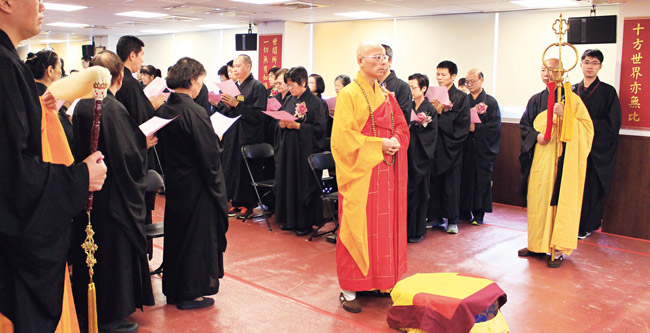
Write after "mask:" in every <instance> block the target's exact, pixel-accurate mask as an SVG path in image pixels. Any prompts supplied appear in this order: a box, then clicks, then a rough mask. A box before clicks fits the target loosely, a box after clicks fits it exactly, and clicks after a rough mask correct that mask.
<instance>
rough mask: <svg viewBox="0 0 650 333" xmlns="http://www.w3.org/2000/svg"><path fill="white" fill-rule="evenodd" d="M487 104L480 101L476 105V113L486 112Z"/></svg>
mask: <svg viewBox="0 0 650 333" xmlns="http://www.w3.org/2000/svg"><path fill="white" fill-rule="evenodd" d="M487 108H488V107H487V105H485V103H483V102H481V103H478V104H477V105H476V113H478V114H485V112H487Z"/></svg>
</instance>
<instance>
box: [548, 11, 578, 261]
mask: <svg viewBox="0 0 650 333" xmlns="http://www.w3.org/2000/svg"><path fill="white" fill-rule="evenodd" d="M552 29H553V32H555V34H556V35H557V36H558V42H557V43H552V44H550V45H549V46H548V47H546V49H545V50H544V53H542V65H543V66H544V68H546V69H547V70H548V71H550V72H551V73H552V74H551V82H549V83H548V84H547V86H548V90H549V96H548V106H547V108H546V117H547V118H546V131H545V133H544V140H551V135H553V133H555V134H554V136H555V139H556V140H555V169H554V177H553V179H556V178H557V168H558V165H557V164H558V158H559V157H560V156H562V142H566V141H568V140H570V137H571V134H570V133H571V128H568V127H569V126H565V125H566V124H563V123H562V119H561V118H560V117H558V126H557V129H558V130H556V131H555V132H552V129H553V114H554V113H553V110H554V106H555V95H556V93H555V89H557V101H558V102H559V103H564V100H563V99H562V86H563V84H564V89H569V90H570V89H571V84H570V83H569V82H568V76H567V77H565V74H566V73H568V72H569V71H571V70H572V69H573V68H575V67H576V65H577V64H578V59H579V56H578V50H577V49H576V48H575V46H573V44H571V43H568V42H563V39H564V35H566V34H567V32H568V31H569V23H568V22H567V21H566V20H565V19H563V18H562V14H560V18H559V19H556V20H555V22H553V25H552ZM554 46H557V48H558V60H559V64H558V66H557V68H551V67H549V66H548V65H547V64H546V52H547V51H548V50H549V49H550V48H552V47H554ZM563 46H570V47H571V48H572V49H573V51H574V52H575V61H574V63H573V66H571V67H570V68H568V69H565V68H564V62H563V61H562V47H563ZM571 125H572V124H571ZM556 215H557V206H553V218H552V221H553V225H551V234H552V233H553V227H554V224H555V217H556ZM554 260H555V247H554V246H552V247H551V261H554Z"/></svg>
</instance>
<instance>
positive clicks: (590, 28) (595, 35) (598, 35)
mask: <svg viewBox="0 0 650 333" xmlns="http://www.w3.org/2000/svg"><path fill="white" fill-rule="evenodd" d="M567 39H568V41H569V43H571V44H609V43H616V15H608V16H586V17H570V18H569V33H568V37H567Z"/></svg>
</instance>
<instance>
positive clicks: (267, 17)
mask: <svg viewBox="0 0 650 333" xmlns="http://www.w3.org/2000/svg"><path fill="white" fill-rule="evenodd" d="M575 1H577V2H578V3H579V4H580V6H583V7H590V6H591V0H575ZM597 1H598V0H597ZM45 2H50V3H61V4H72V5H83V6H88V8H87V9H82V10H78V11H74V12H63V11H54V10H46V11H45V14H44V16H45V17H44V20H43V26H42V30H43V32H42V34H41V35H40V36H36V37H34V38H33V39H39V40H42V39H44V38H46V39H59V40H88V36H107V35H110V36H120V35H124V34H133V35H151V34H152V33H150V32H149V33H143V32H142V30H164V31H173V32H188V31H200V30H210V29H207V28H200V27H198V26H199V25H205V24H231V25H238V26H240V27H246V26H247V25H248V24H249V23H251V22H253V23H257V22H269V21H297V22H305V23H315V22H329V21H343V20H346V19H347V18H345V17H342V16H337V15H334V14H335V13H341V12H352V11H373V12H379V13H383V14H388V15H390V18H399V17H415V16H430V15H444V14H458V13H475V12H503V11H514V10H525V9H527V8H525V7H522V6H519V5H516V4H513V3H511V2H510V1H508V0H302V2H303V3H310V4H317V5H323V7H319V8H305V9H287V8H284V7H281V6H277V5H255V4H248V3H242V2H234V1H230V0H188V1H179V0H45ZM292 2H293V1H292ZM600 2H602V0H601V1H600ZM135 10H138V11H149V12H157V13H165V14H168V15H169V16H168V17H163V18H154V19H142V18H130V17H124V16H117V15H115V14H116V13H120V12H126V11H135ZM587 15H588V11H585V16H587ZM175 16H176V17H179V18H175ZM53 22H69V23H83V24H88V25H90V26H91V27H87V28H64V27H54V26H48V25H47V24H48V23H53ZM253 30H256V29H253Z"/></svg>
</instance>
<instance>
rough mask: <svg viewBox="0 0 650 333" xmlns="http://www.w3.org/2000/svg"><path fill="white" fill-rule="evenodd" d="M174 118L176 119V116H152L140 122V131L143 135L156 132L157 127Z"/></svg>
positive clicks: (161, 126) (163, 125) (159, 127)
mask: <svg viewBox="0 0 650 333" xmlns="http://www.w3.org/2000/svg"><path fill="white" fill-rule="evenodd" d="M174 119H176V117H174V118H172V119H165V118H160V117H156V116H154V117H153V118H151V119H149V120H147V121H145V122H144V123H142V125H140V126H139V127H140V130H141V131H142V133H144V136H147V137H148V136H150V135H151V134H154V133H156V132H158V130H159V129H161V128H163V127H165V125H167V124H169V123H170V122H171V121H172V120H174Z"/></svg>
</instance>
